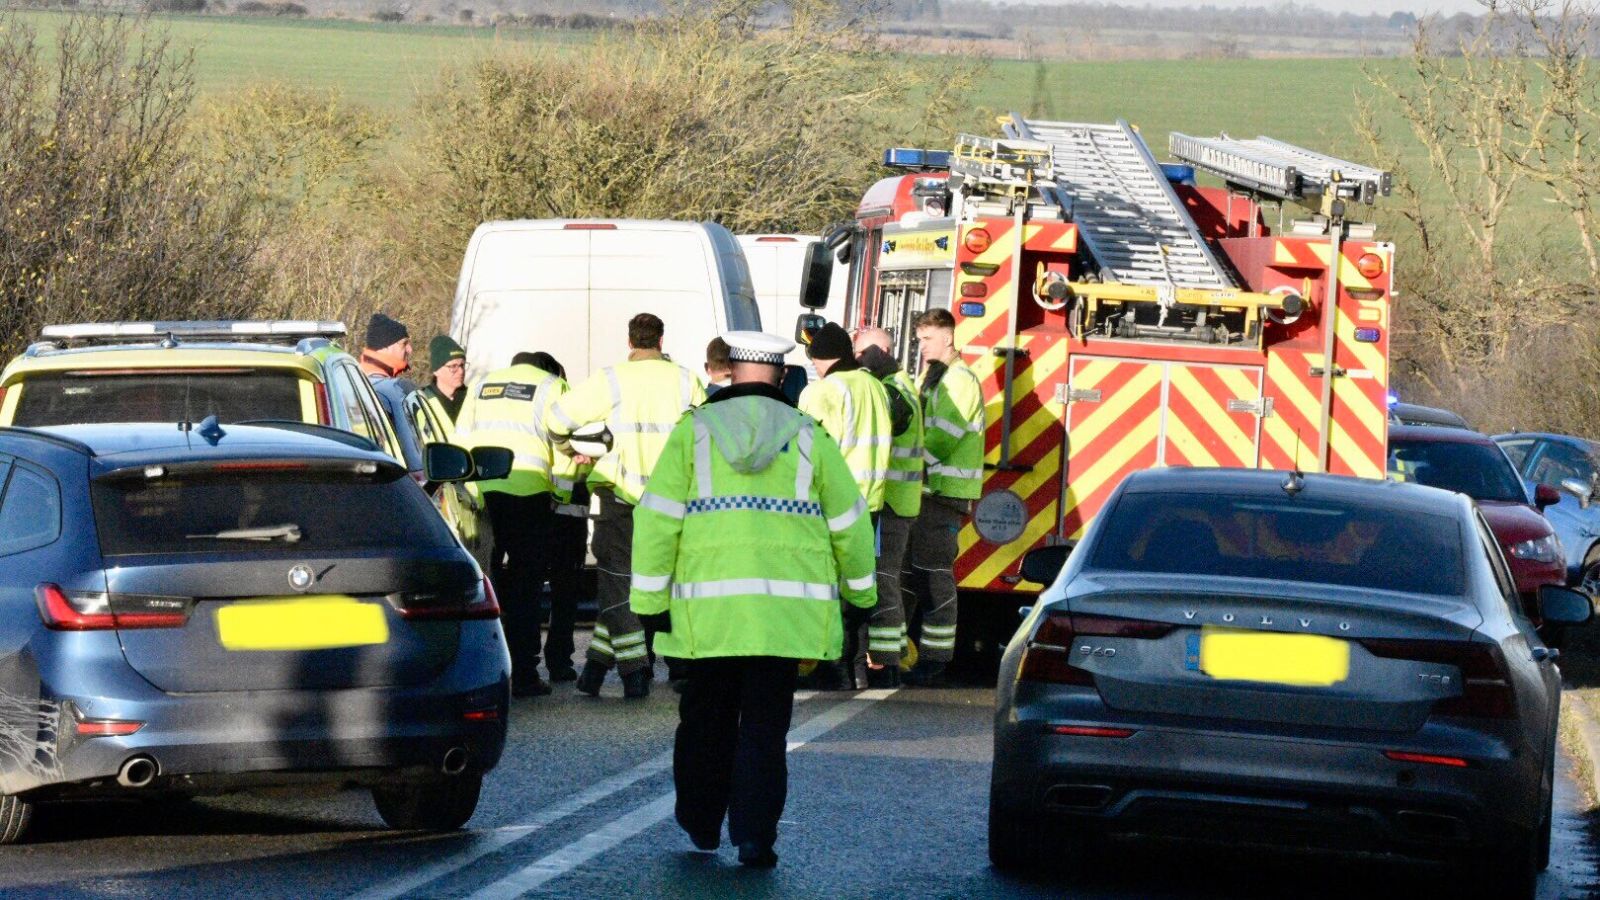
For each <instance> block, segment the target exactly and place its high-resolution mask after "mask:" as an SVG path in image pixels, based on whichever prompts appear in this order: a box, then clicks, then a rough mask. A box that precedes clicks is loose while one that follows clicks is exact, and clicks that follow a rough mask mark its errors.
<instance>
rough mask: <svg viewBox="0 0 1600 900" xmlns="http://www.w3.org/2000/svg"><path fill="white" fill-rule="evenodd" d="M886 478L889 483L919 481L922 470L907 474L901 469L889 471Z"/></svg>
mask: <svg viewBox="0 0 1600 900" xmlns="http://www.w3.org/2000/svg"><path fill="white" fill-rule="evenodd" d="M887 478H888V480H889V481H921V480H922V470H921V469H918V470H916V471H915V472H907V471H904V470H901V469H890V470H889V474H888V476H887Z"/></svg>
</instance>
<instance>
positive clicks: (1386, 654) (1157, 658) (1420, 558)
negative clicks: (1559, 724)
mask: <svg viewBox="0 0 1600 900" xmlns="http://www.w3.org/2000/svg"><path fill="white" fill-rule="evenodd" d="M1063 552H1064V548H1048V549H1046V550H1042V551H1034V553H1033V554H1032V555H1030V556H1029V557H1028V558H1027V559H1025V561H1024V576H1025V577H1027V578H1029V580H1035V581H1041V582H1042V583H1047V584H1050V585H1051V586H1050V587H1049V588H1048V589H1047V590H1046V591H1045V592H1044V593H1043V594H1041V595H1040V602H1039V603H1038V605H1037V606H1035V607H1034V608H1033V609H1032V610H1031V611H1030V612H1029V614H1028V616H1027V618H1026V620H1025V621H1024V623H1023V624H1022V626H1021V628H1020V629H1019V631H1018V634H1017V636H1016V637H1015V638H1014V639H1013V640H1012V642H1011V644H1010V646H1009V647H1008V648H1007V650H1006V654H1005V657H1004V660H1003V662H1002V666H1001V672H1000V684H999V690H998V692H997V704H998V709H997V712H996V716H995V732H994V768H993V773H992V782H991V794H990V813H989V817H990V818H989V853H990V857H991V859H992V860H993V861H994V863H995V864H996V865H997V866H999V867H1001V868H1025V867H1031V866H1033V865H1036V864H1039V863H1041V862H1044V861H1049V862H1051V863H1052V864H1053V865H1054V866H1055V867H1058V868H1059V867H1064V866H1066V865H1067V863H1068V861H1071V860H1072V859H1073V854H1074V853H1079V854H1082V853H1083V852H1084V850H1085V848H1086V847H1089V846H1091V845H1092V842H1093V840H1094V839H1096V838H1098V837H1101V836H1103V835H1110V834H1119V833H1122V834H1126V833H1132V834H1163V835H1171V836H1178V837H1193V838H1201V839H1209V840H1224V841H1231V840H1241V839H1242V840H1248V841H1251V842H1259V841H1263V840H1265V841H1274V840H1276V841H1285V842H1289V843H1291V844H1294V845H1298V846H1306V847H1313V848H1317V849H1328V848H1332V849H1335V850H1339V849H1350V850H1360V851H1375V852H1383V853H1399V854H1402V855H1414V856H1417V857H1422V858H1431V859H1440V860H1447V861H1451V862H1453V863H1455V864H1456V865H1455V867H1454V869H1455V871H1459V872H1461V873H1462V874H1463V875H1464V876H1465V877H1466V878H1467V879H1468V881H1469V883H1470V885H1471V887H1472V889H1473V890H1474V891H1476V890H1478V889H1480V888H1482V889H1486V890H1488V891H1489V894H1490V896H1496V897H1531V896H1533V889H1534V884H1535V879H1536V877H1537V873H1538V871H1539V870H1540V869H1541V868H1543V867H1544V865H1545V864H1546V863H1547V862H1548V857H1549V841H1550V824H1551V787H1552V784H1553V777H1554V774H1553V773H1554V769H1553V768H1552V766H1553V763H1554V759H1555V739H1556V717H1557V711H1558V709H1559V698H1560V673H1559V672H1558V671H1557V669H1556V667H1555V665H1554V661H1553V660H1554V653H1553V652H1552V651H1550V650H1549V649H1547V648H1546V647H1545V646H1544V645H1543V644H1542V643H1540V641H1539V639H1538V636H1537V635H1536V633H1535V631H1534V628H1533V625H1532V623H1531V622H1529V621H1528V620H1527V618H1525V616H1524V615H1523V613H1522V609H1521V604H1519V603H1518V602H1517V601H1518V598H1517V591H1516V586H1515V583H1514V581H1513V580H1512V576H1511V572H1510V570H1509V568H1508V567H1507V565H1506V561H1505V559H1504V557H1503V556H1502V554H1501V552H1500V547H1499V543H1498V542H1497V541H1496V540H1495V537H1494V534H1493V532H1492V531H1491V530H1490V529H1489V527H1488V525H1487V524H1486V523H1485V521H1484V519H1483V516H1482V514H1481V513H1480V512H1479V511H1478V510H1477V509H1476V508H1475V507H1474V505H1473V503H1472V501H1471V500H1470V499H1468V498H1467V497H1465V496H1463V495H1460V494H1455V493H1448V492H1445V491H1441V490H1437V489H1434V488H1428V487H1423V486H1420V485H1414V484H1400V483H1395V482H1386V481H1366V480H1358V479H1352V478H1344V477H1338V476H1325V475H1305V476H1302V475H1299V474H1297V473H1284V472H1269V471H1244V470H1224V469H1209V470H1207V469H1168V470H1151V471H1144V472H1137V473H1134V474H1132V475H1130V476H1129V477H1128V478H1127V480H1126V481H1124V482H1123V484H1122V485H1121V486H1120V487H1119V488H1118V489H1117V491H1116V492H1115V494H1114V495H1113V497H1112V498H1111V500H1110V501H1109V502H1108V504H1107V506H1106V508H1105V510H1104V511H1102V512H1101V513H1100V515H1099V517H1098V518H1097V519H1096V520H1095V522H1094V524H1093V525H1092V526H1091V528H1090V530H1089V531H1088V533H1087V534H1085V536H1084V539H1083V542H1082V543H1081V544H1079V545H1078V546H1077V547H1076V548H1075V549H1073V550H1072V552H1071V555H1070V557H1069V558H1068V559H1067V560H1066V563H1065V567H1064V568H1061V569H1060V571H1059V577H1057V573H1056V572H1054V571H1048V570H1049V569H1052V568H1055V567H1056V566H1058V565H1060V560H1061V556H1062V554H1063ZM1052 557H1054V559H1053V560H1052ZM1540 593H1541V600H1542V601H1543V606H1544V613H1545V616H1546V617H1547V619H1549V620H1550V621H1553V622H1559V623H1562V624H1567V625H1575V624H1582V623H1583V622H1586V621H1588V619H1589V617H1590V615H1591V609H1590V601H1589V599H1588V597H1587V596H1586V595H1584V594H1581V593H1579V592H1577V591H1574V590H1572V589H1570V588H1566V587H1563V586H1558V585H1546V586H1545V587H1543V588H1541V590H1540ZM1081 859H1082V857H1081V856H1080V857H1078V860H1079V861H1081Z"/></svg>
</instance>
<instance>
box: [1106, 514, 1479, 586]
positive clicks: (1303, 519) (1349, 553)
mask: <svg viewBox="0 0 1600 900" xmlns="http://www.w3.org/2000/svg"><path fill="white" fill-rule="evenodd" d="M1101 515H1102V516H1103V517H1106V520H1105V522H1103V523H1102V525H1101V531H1100V534H1099V537H1097V538H1096V543H1095V547H1094V555H1093V557H1091V563H1090V566H1091V568H1095V569H1110V570H1115V571H1122V572H1159V573H1171V574H1183V575H1218V576H1231V577H1238V578H1267V579H1272V580H1275V581H1299V582H1310V583H1314V584H1337V585H1346V586H1349V587H1361V588H1374V589H1378V590H1390V591H1401V592H1406V593H1420V594H1440V595H1460V594H1462V593H1463V592H1464V591H1465V590H1466V575H1465V569H1466V563H1465V555H1464V552H1463V550H1462V543H1461V528H1460V526H1459V525H1458V524H1457V522H1456V520H1454V519H1451V518H1448V517H1446V516H1440V515H1431V514H1425V513H1416V512H1410V511H1406V512H1401V511H1398V510H1394V509H1385V508H1380V507H1366V506H1356V505H1353V504H1352V505H1343V504H1336V503H1317V502H1310V501H1308V500H1306V499H1304V498H1300V499H1291V498H1288V497H1285V498H1281V499H1279V498H1270V499H1269V498H1263V497H1234V496H1223V495H1217V494H1170V493H1160V494H1156V493H1150V494H1143V493H1130V494H1127V495H1125V496H1123V497H1122V499H1121V500H1119V501H1118V502H1117V504H1116V506H1114V507H1113V508H1112V509H1110V510H1108V511H1106V512H1103V513H1101Z"/></svg>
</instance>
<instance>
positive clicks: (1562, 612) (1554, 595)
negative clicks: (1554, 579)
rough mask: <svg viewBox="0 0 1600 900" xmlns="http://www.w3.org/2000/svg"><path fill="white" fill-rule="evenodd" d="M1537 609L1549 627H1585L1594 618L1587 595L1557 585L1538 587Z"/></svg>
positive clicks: (1591, 604) (1592, 606) (1590, 601)
mask: <svg viewBox="0 0 1600 900" xmlns="http://www.w3.org/2000/svg"><path fill="white" fill-rule="evenodd" d="M1539 607H1540V609H1541V611H1542V612H1543V613H1544V621H1545V623H1546V624H1550V625H1585V624H1588V622H1589V620H1590V619H1591V618H1593V617H1594V601H1593V600H1591V599H1589V595H1588V594H1585V593H1584V592H1583V591H1579V590H1574V589H1573V588H1569V587H1562V586H1560V585H1557V584H1545V585H1540V586H1539Z"/></svg>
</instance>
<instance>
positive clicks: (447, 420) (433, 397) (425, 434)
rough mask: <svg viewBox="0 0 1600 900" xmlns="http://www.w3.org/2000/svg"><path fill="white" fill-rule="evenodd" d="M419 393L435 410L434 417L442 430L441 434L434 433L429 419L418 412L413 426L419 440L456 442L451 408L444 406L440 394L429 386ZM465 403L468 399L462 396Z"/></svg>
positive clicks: (424, 401)
mask: <svg viewBox="0 0 1600 900" xmlns="http://www.w3.org/2000/svg"><path fill="white" fill-rule="evenodd" d="M417 394H418V396H420V397H421V398H422V402H423V403H425V404H427V407H428V409H429V410H431V411H432V412H433V419H434V421H435V422H437V423H438V428H439V431H440V432H442V433H440V434H434V433H433V432H434V429H433V428H432V427H430V425H429V423H428V421H427V420H425V419H424V418H423V417H422V415H421V414H420V413H418V414H417V416H416V421H414V422H413V423H412V427H413V428H414V429H415V430H416V434H417V440H418V441H420V442H422V443H431V442H434V441H439V442H442V443H446V444H453V443H455V440H456V439H455V432H456V421H455V418H454V417H452V416H451V415H450V412H449V410H447V409H445V408H444V403H442V402H440V400H439V397H438V395H437V394H436V393H434V392H433V391H432V390H431V389H429V388H423V389H422V390H420V391H418V392H417ZM465 404H466V399H465V398H462V405H465Z"/></svg>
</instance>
